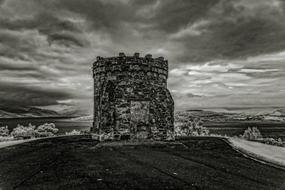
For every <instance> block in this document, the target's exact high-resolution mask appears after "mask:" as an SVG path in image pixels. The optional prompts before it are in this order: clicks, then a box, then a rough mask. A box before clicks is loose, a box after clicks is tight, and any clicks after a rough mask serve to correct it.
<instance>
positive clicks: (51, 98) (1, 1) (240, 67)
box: [0, 0, 285, 113]
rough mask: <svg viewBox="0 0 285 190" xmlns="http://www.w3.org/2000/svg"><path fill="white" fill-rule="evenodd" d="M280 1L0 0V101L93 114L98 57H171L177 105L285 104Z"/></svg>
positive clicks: (282, 6) (283, 4)
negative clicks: (138, 54)
mask: <svg viewBox="0 0 285 190" xmlns="http://www.w3.org/2000/svg"><path fill="white" fill-rule="evenodd" d="M284 11H285V2H284V1H283V0H191V1H189V0H176V1H174V0H145V1H140V0H117V1H112V0H81V1H78V0H48V1H46V0H25V1H21V0H0V77H1V78H0V104H1V105H4V104H5V105H15V104H17V105H25V106H28V105H30V106H39V107H47V108H52V109H56V107H61V106H66V105H69V106H72V107H74V108H76V109H79V110H85V112H86V113H88V112H91V111H92V106H91V104H90V102H92V92H93V87H92V76H91V65H92V62H93V61H94V59H95V58H96V56H98V55H100V56H114V55H117V54H118V52H122V51H123V52H125V53H127V54H133V53H134V52H141V54H146V53H151V54H154V56H165V57H166V58H167V59H168V60H169V68H170V76H169V88H170V89H171V91H172V94H173V96H174V98H175V102H176V109H187V108H194V107H231V106H235V107H245V106H255V107H256V106H285V105H284V98H285V95H284V94H285V87H284V86H285V85H284V84H283V81H284V79H285V65H284V62H285V53H284V52H285V19H284V18H285V15H284V14H285V12H284Z"/></svg>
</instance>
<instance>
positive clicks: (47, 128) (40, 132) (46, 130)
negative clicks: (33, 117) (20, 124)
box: [35, 123, 58, 137]
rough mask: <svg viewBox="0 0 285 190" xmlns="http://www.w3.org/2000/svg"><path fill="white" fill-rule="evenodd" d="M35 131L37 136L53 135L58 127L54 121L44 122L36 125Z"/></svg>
mask: <svg viewBox="0 0 285 190" xmlns="http://www.w3.org/2000/svg"><path fill="white" fill-rule="evenodd" d="M35 132H36V136H37V137H53V136H55V134H56V133H57V132H58V128H56V127H55V124H54V123H45V124H43V125H40V126H38V128H37V129H36V131H35Z"/></svg>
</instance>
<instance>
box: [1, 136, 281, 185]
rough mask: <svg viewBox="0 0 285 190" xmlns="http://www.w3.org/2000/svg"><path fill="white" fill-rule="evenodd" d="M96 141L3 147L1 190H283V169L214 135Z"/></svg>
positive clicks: (69, 140) (70, 140)
mask: <svg viewBox="0 0 285 190" xmlns="http://www.w3.org/2000/svg"><path fill="white" fill-rule="evenodd" d="M180 142H182V143H183V144H179V143H178V144H177V143H166V144H150V145H125V146H100V147H98V146H96V144H97V143H96V142H95V141H92V140H90V139H87V138H83V137H75V138H72V137H61V138H57V139H43V140H39V141H34V142H28V143H24V144H21V145H17V146H12V147H7V148H4V149H1V154H0V189H1V188H2V189H217V190H223V189H227V190H229V189H242V190H244V189H247V190H250V189H256V190H257V189H258V190H262V189H266V190H270V189H285V172H284V171H282V170H279V169H275V168H272V167H270V166H267V165H263V164H260V163H258V162H255V161H252V160H250V159H247V158H245V157H243V156H241V155H240V154H239V153H237V152H235V151H233V150H232V149H231V147H230V146H228V145H227V144H226V143H225V142H223V141H221V140H219V139H215V138H191V139H185V140H180Z"/></svg>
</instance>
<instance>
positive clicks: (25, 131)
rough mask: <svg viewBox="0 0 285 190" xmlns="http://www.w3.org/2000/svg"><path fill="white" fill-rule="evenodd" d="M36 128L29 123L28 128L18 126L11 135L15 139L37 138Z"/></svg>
mask: <svg viewBox="0 0 285 190" xmlns="http://www.w3.org/2000/svg"><path fill="white" fill-rule="evenodd" d="M35 128H36V126H34V125H32V124H30V123H29V125H28V126H23V125H20V124H18V125H17V127H16V128H14V129H13V131H12V132H11V135H12V136H13V137H14V138H17V139H19V138H23V139H29V138H34V137H35V134H36V133H35Z"/></svg>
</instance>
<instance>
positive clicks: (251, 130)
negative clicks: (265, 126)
mask: <svg viewBox="0 0 285 190" xmlns="http://www.w3.org/2000/svg"><path fill="white" fill-rule="evenodd" d="M241 137H242V138H244V139H246V140H259V139H262V135H261V133H260V131H259V130H258V129H257V128H256V127H248V128H247V129H246V130H245V131H244V133H243V135H242V136H241Z"/></svg>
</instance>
